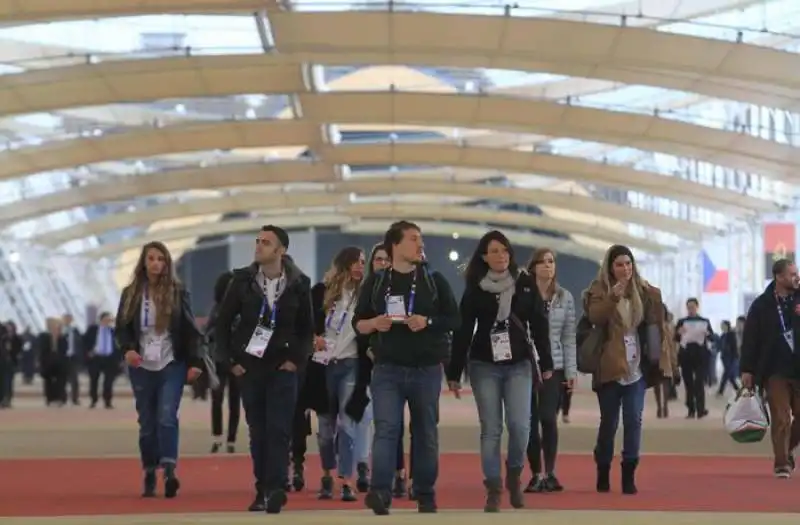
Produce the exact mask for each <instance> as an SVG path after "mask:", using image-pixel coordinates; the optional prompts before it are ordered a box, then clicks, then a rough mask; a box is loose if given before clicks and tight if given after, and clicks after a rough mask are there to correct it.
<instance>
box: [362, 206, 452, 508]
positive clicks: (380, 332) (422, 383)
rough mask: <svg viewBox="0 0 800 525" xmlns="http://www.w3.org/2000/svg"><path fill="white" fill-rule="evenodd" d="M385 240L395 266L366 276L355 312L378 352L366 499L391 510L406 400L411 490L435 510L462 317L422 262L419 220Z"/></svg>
mask: <svg viewBox="0 0 800 525" xmlns="http://www.w3.org/2000/svg"><path fill="white" fill-rule="evenodd" d="M384 245H385V246H386V248H387V251H388V252H389V257H390V258H391V260H392V265H391V267H390V269H388V270H385V271H384V272H381V273H377V274H374V275H372V276H370V277H369V278H367V280H366V281H365V282H364V284H363V285H362V286H361V291H360V294H359V298H358V302H357V303H356V308H355V313H354V316H353V326H354V328H355V329H356V331H357V332H358V333H361V334H370V335H371V345H370V346H371V349H372V353H373V355H374V357H375V368H374V370H373V373H372V383H371V384H372V387H371V389H372V396H373V399H372V402H373V413H374V422H375V437H374V439H373V448H372V486H371V490H370V492H369V493H368V494H367V497H366V501H365V503H366V504H367V506H368V507H369V508H371V509H372V511H373V512H374V513H375V514H379V515H380V514H387V513H388V512H389V506H390V504H391V489H392V481H393V480H394V476H395V464H396V462H397V443H398V440H399V439H400V432H401V429H402V424H403V412H404V406H405V402H406V401H408V408H409V411H410V413H411V433H412V434H413V436H414V447H413V453H414V458H412V464H413V465H414V479H413V484H414V486H413V490H414V493H415V494H416V495H417V502H418V506H419V511H420V512H436V501H435V494H434V486H435V484H436V478H437V477H438V470H439V467H438V465H439V431H438V421H439V395H440V394H441V389H442V363H443V362H444V361H446V360H447V359H448V356H449V353H450V333H451V332H452V331H453V330H455V329H457V328H458V325H459V323H460V317H459V315H458V305H457V303H456V300H455V298H454V297H453V292H452V290H451V288H450V285H449V284H448V282H447V281H446V280H445V279H444V277H442V275H441V274H439V273H437V272H432V273H431V272H429V271H428V270H427V268H426V267H425V266H424V265H422V264H420V263H421V260H422V248H423V244H422V233H421V231H420V229H419V227H418V226H417V225H415V224H413V223H411V222H407V221H400V222H396V223H394V224H392V226H391V227H390V228H389V230H388V231H387V232H386V236H385V238H384Z"/></svg>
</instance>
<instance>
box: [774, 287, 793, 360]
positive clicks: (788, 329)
mask: <svg viewBox="0 0 800 525" xmlns="http://www.w3.org/2000/svg"><path fill="white" fill-rule="evenodd" d="M775 302H776V303H778V319H779V320H780V322H781V333H782V334H783V339H784V340H785V341H786V344H787V345H789V349H790V350H791V351H792V353H794V330H793V329H792V326H791V323H790V324H789V325H788V326H787V324H786V319H785V318H784V316H783V308H782V307H781V300H780V298H779V297H778V296H777V295H775Z"/></svg>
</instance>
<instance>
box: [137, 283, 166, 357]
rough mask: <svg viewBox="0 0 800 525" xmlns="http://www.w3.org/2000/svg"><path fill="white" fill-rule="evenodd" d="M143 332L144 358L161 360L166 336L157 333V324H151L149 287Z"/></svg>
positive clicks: (145, 302)
mask: <svg viewBox="0 0 800 525" xmlns="http://www.w3.org/2000/svg"><path fill="white" fill-rule="evenodd" d="M142 332H143V333H144V355H142V359H144V360H145V361H150V362H157V361H160V360H161V349H162V347H163V339H164V337H163V336H158V335H157V334H156V329H155V324H153V325H152V326H151V325H150V296H149V293H148V291H147V288H145V290H144V316H143V318H142Z"/></svg>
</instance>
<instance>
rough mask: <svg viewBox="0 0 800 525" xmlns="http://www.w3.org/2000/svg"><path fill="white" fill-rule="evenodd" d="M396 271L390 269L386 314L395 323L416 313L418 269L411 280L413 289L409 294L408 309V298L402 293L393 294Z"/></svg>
mask: <svg viewBox="0 0 800 525" xmlns="http://www.w3.org/2000/svg"><path fill="white" fill-rule="evenodd" d="M393 275H394V272H393V271H392V269H391V268H390V269H389V286H388V287H387V288H386V315H387V316H388V317H389V318H390V319H391V320H392V321H393V322H395V323H402V322H404V321H405V320H406V319H407V318H408V317H411V316H412V315H414V300H415V299H416V297H417V269H416V268H415V269H414V277H413V278H412V281H411V291H410V292H409V294H408V309H406V300H405V297H403V296H402V295H392V276H393Z"/></svg>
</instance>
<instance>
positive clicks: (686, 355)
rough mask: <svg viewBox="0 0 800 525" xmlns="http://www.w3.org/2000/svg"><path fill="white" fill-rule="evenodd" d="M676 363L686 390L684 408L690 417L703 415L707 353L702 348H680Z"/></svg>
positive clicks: (704, 408)
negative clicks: (678, 365)
mask: <svg viewBox="0 0 800 525" xmlns="http://www.w3.org/2000/svg"><path fill="white" fill-rule="evenodd" d="M678 361H679V364H680V366H681V376H682V377H683V386H684V388H685V389H686V408H687V409H688V410H689V414H690V415H695V414H698V415H699V414H703V413H705V410H706V376H707V371H706V368H707V366H708V361H709V356H708V351H706V349H705V348H703V347H694V346H693V347H690V348H682V349H681V351H680V354H679V356H678Z"/></svg>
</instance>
